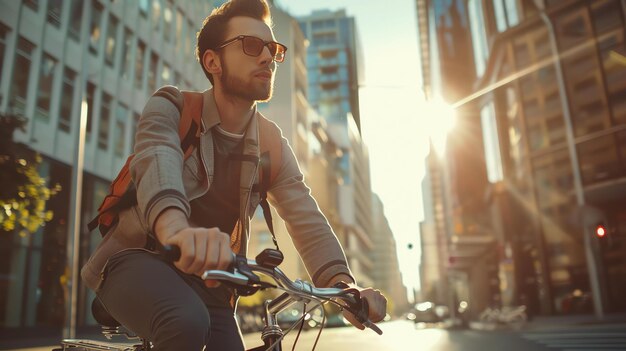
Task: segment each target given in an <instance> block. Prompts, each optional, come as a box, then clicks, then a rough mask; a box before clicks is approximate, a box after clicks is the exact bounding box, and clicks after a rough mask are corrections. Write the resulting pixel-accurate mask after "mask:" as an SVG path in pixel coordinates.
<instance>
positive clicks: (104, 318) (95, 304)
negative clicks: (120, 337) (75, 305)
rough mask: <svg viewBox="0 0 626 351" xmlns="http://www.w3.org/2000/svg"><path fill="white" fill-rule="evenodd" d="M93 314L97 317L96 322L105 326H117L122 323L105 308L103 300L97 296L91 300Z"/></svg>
mask: <svg viewBox="0 0 626 351" xmlns="http://www.w3.org/2000/svg"><path fill="white" fill-rule="evenodd" d="M91 314H92V315H93V318H95V320H96V322H98V324H100V325H101V326H103V327H109V328H117V327H119V326H120V325H121V324H120V322H118V321H117V320H115V318H113V316H111V315H110V314H109V312H108V311H107V310H106V308H104V305H103V304H102V302H100V299H98V298H97V297H96V298H94V299H93V301H92V302H91Z"/></svg>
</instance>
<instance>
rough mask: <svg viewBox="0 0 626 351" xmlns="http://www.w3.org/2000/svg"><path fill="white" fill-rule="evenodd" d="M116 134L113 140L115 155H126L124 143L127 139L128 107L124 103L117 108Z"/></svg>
mask: <svg viewBox="0 0 626 351" xmlns="http://www.w3.org/2000/svg"><path fill="white" fill-rule="evenodd" d="M115 116H116V119H115V130H114V133H115V136H114V141H113V152H114V153H115V156H119V157H122V156H123V155H124V151H125V150H124V144H125V141H126V120H127V119H128V108H127V107H126V106H124V105H121V104H119V105H117V109H116V110H115Z"/></svg>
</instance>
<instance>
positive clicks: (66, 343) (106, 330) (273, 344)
mask: <svg viewBox="0 0 626 351" xmlns="http://www.w3.org/2000/svg"><path fill="white" fill-rule="evenodd" d="M268 250H269V252H268ZM274 253H275V250H270V249H266V250H265V251H264V252H263V253H262V254H260V255H259V256H257V259H256V260H248V259H246V258H245V257H241V256H237V257H235V258H234V260H233V267H231V269H230V270H228V271H220V270H209V271H206V272H204V274H203V275H202V279H205V280H206V279H215V280H220V281H222V282H224V283H227V284H232V285H234V286H235V287H237V290H238V291H239V289H241V291H242V292H243V293H240V295H250V294H253V293H256V291H258V290H259V289H265V288H274V289H281V290H284V291H285V292H284V293H283V294H281V295H279V296H278V297H276V298H274V299H271V300H267V301H265V303H264V305H263V307H264V314H265V327H264V328H263V331H262V332H261V339H262V340H263V343H264V345H263V346H259V347H255V348H252V349H249V350H248V351H261V350H266V351H269V350H272V351H282V339H283V337H284V335H285V334H286V333H285V332H284V331H283V330H282V329H281V328H280V326H279V325H278V318H277V315H278V313H280V312H281V311H283V310H285V309H287V308H289V307H290V306H291V305H293V304H294V303H296V302H305V303H309V302H311V301H315V302H317V303H319V304H320V305H321V304H322V303H326V302H332V303H335V304H339V301H342V302H343V303H342V304H341V305H342V307H343V308H346V309H347V310H348V311H350V312H352V314H353V315H354V316H355V317H356V318H357V320H359V322H361V323H362V324H363V325H364V326H365V327H368V328H370V329H372V330H374V331H375V332H376V333H378V334H382V331H381V330H380V329H379V328H378V327H377V326H376V325H375V324H374V323H372V322H371V321H370V320H369V319H368V317H367V315H368V312H367V310H368V307H367V302H366V301H361V299H360V296H359V292H358V290H356V289H353V288H349V287H348V286H347V285H346V286H345V287H344V288H339V287H334V288H316V287H313V286H312V285H311V284H310V283H308V282H305V281H302V280H299V279H298V280H295V281H293V280H291V279H289V278H288V277H287V276H286V275H285V274H284V273H283V272H282V271H281V270H280V269H279V268H278V267H277V266H278V264H279V263H280V262H278V261H276V260H275V258H276V256H273V255H274ZM179 254H180V253H178V255H179ZM172 255H173V257H176V254H175V253H174V254H172ZM175 260H177V258H176V259H172V261H175ZM257 261H258V262H257ZM280 261H282V255H281V259H280ZM276 262H278V263H276ZM255 273H262V274H264V275H267V276H269V277H270V278H272V279H273V280H274V281H275V283H276V285H274V284H271V283H267V282H263V281H261V279H260V278H259V277H258V276H257V275H256V274H255ZM302 319H304V316H302ZM299 323H304V321H303V320H302V321H299V322H296V323H294V325H292V327H291V328H289V329H288V330H287V332H289V331H291V330H292V329H293V328H294V327H295V326H296V325H297V324H299ZM320 332H321V330H320ZM103 334H104V335H105V336H107V338H108V339H110V338H111V336H112V335H126V337H131V336H130V335H128V334H127V333H124V332H123V331H120V329H118V328H116V327H103ZM318 336H319V335H318ZM61 346H62V348H61V349H55V350H58V351H61V350H63V351H65V350H68V351H102V350H109V351H149V350H150V342H149V341H148V340H143V339H142V340H141V344H113V343H102V342H98V341H92V340H69V339H66V340H63V341H62V342H61Z"/></svg>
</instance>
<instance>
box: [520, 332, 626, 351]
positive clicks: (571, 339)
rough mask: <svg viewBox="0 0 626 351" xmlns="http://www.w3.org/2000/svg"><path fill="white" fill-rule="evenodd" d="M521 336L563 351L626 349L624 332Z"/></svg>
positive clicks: (547, 333) (528, 333)
mask: <svg viewBox="0 0 626 351" xmlns="http://www.w3.org/2000/svg"><path fill="white" fill-rule="evenodd" d="M522 337H523V338H525V339H527V340H530V341H532V342H535V343H537V344H540V345H543V346H545V347H547V348H550V349H556V350H563V351H591V350H594V351H597V350H626V333H624V332H621V333H620V332H606V331H600V330H598V331H595V332H593V331H591V332H589V331H585V332H582V331H581V332H579V331H575V330H572V331H555V332H544V331H538V332H534V333H533V332H526V333H522Z"/></svg>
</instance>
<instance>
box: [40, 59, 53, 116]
mask: <svg viewBox="0 0 626 351" xmlns="http://www.w3.org/2000/svg"><path fill="white" fill-rule="evenodd" d="M56 66H57V60H55V59H54V58H53V57H52V56H50V55H48V54H44V55H43V58H42V59H41V65H40V66H39V67H40V69H39V84H37V87H38V89H37V111H36V114H37V117H43V118H48V116H49V114H50V100H51V96H52V85H53V83H54V71H55V69H56Z"/></svg>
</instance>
